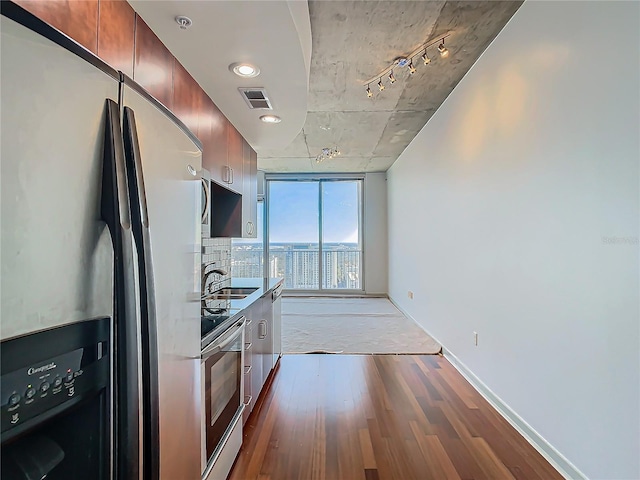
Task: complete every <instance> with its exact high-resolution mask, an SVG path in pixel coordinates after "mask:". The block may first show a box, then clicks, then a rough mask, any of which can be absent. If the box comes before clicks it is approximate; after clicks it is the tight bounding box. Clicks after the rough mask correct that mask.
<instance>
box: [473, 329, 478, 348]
mask: <svg viewBox="0 0 640 480" xmlns="http://www.w3.org/2000/svg"><path fill="white" fill-rule="evenodd" d="M473 344H474V345H475V346H476V347H477V346H478V332H473Z"/></svg>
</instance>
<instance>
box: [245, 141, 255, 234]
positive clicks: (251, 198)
mask: <svg viewBox="0 0 640 480" xmlns="http://www.w3.org/2000/svg"><path fill="white" fill-rule="evenodd" d="M242 143H243V156H242V237H243V238H256V237H257V234H258V232H257V230H258V208H257V203H258V191H257V187H258V184H257V175H258V159H257V155H256V152H255V150H254V149H253V148H251V145H249V143H248V142H247V141H246V140H245V139H242Z"/></svg>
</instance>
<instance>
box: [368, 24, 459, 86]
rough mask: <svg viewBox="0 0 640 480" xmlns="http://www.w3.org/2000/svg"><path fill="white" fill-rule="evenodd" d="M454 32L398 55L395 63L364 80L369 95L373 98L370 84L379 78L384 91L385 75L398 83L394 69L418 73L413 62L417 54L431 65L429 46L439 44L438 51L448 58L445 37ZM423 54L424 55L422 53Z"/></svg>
mask: <svg viewBox="0 0 640 480" xmlns="http://www.w3.org/2000/svg"><path fill="white" fill-rule="evenodd" d="M451 35H452V34H451V33H447V34H446V35H444V36H438V37H436V38H437V39H436V40H429V41H428V42H425V43H423V44H422V45H420V46H419V47H418V48H417V49H416V50H414V51H413V52H411V54H409V55H407V56H406V57H404V56H403V57H397V58H396V59H395V60H394V61H393V63H392V64H391V65H389V66H388V67H387V68H385V69H384V70H383V71H382V72H380V73H379V74H378V75H376V76H375V77H373V78H371V79H369V80H368V81H366V82H364V85H366V86H367V90H366V92H367V97H369V98H371V97H372V96H373V92H372V91H371V89H370V88H369V85H370V84H371V83H373V82H375V81H376V79H378V81H377V82H376V83H377V84H378V89H379V90H380V91H381V92H382V91H383V90H384V89H385V85H384V84H383V83H382V78H383V77H384V76H385V75H387V74H388V75H389V83H391V84H394V83H396V77H395V75H394V74H393V70H394V69H402V68H403V67H407V70H409V75H413V74H414V73H416V71H417V68H416V66H415V65H414V64H413V59H414V58H415V57H417V56H420V58H422V62H423V63H424V64H425V65H429V64H430V63H431V58H430V57H429V53H428V51H427V50H428V49H429V47H433V46H435V45H437V48H438V53H440V56H441V57H442V58H446V57H448V56H449V50H447V48H446V47H445V46H444V39H445V38H447V37H450V36H451ZM421 54H422V55H421Z"/></svg>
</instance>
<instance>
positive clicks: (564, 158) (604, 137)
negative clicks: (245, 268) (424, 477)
mask: <svg viewBox="0 0 640 480" xmlns="http://www.w3.org/2000/svg"><path fill="white" fill-rule="evenodd" d="M639 19H640V3H638V2H621V3H617V2H534V1H530V0H529V1H527V2H525V3H524V5H523V6H522V7H521V9H520V10H519V11H518V12H517V13H516V15H515V16H514V17H513V19H512V20H511V21H510V22H509V24H508V25H507V26H506V27H505V28H504V30H503V31H502V32H501V33H500V35H499V36H498V37H497V39H496V40H495V41H494V42H493V44H492V45H491V46H490V47H489V48H488V50H487V51H486V52H485V53H484V55H483V56H482V57H481V58H480V60H479V61H478V62H477V64H476V65H475V66H474V67H473V69H472V70H471V71H470V72H469V73H468V75H467V76H466V77H465V78H464V79H463V81H462V82H461V83H460V84H459V85H458V86H457V87H456V89H455V90H454V92H453V93H452V94H451V96H450V97H449V98H448V99H447V101H446V102H445V103H444V105H443V106H442V107H441V108H440V109H439V111H438V112H437V113H436V115H435V116H434V117H433V118H432V119H431V120H430V122H429V123H428V124H427V125H426V126H425V127H424V129H423V130H422V131H421V132H420V133H419V135H418V136H417V137H416V138H415V139H414V141H413V142H412V143H411V144H410V145H409V147H408V148H407V149H406V151H405V152H404V153H403V154H402V155H401V157H400V158H399V160H398V161H397V162H396V163H395V164H394V165H393V167H392V168H391V169H390V171H389V184H388V199H389V292H390V295H391V297H392V298H393V299H394V301H396V302H397V303H398V304H399V305H400V307H401V308H403V309H404V310H405V311H407V312H408V313H409V314H410V315H412V316H413V317H414V318H415V319H416V320H417V321H418V322H419V323H420V324H421V325H423V327H424V328H425V329H426V330H427V331H428V332H430V333H432V334H433V335H434V336H435V337H436V338H437V339H438V340H440V341H441V342H442V343H443V345H444V346H445V347H446V348H447V349H448V350H449V351H451V352H452V353H453V354H454V355H455V356H456V357H457V358H458V359H459V360H460V361H461V362H462V363H463V364H464V365H466V367H467V368H468V369H469V370H471V371H472V372H473V374H475V375H476V376H477V377H478V378H479V379H480V380H481V381H482V382H483V383H484V384H485V385H486V386H488V387H489V389H491V390H492V391H493V392H494V393H495V394H496V395H497V396H498V397H500V398H501V399H502V401H503V402H504V403H506V404H507V405H508V406H509V407H511V408H512V409H513V410H514V411H515V412H517V414H519V415H520V416H521V417H522V418H523V419H524V420H525V421H526V422H528V424H529V425H530V426H531V427H533V429H535V430H536V431H537V432H538V433H539V434H540V435H541V436H542V437H543V438H544V439H546V440H547V441H548V442H549V443H550V444H551V445H552V446H554V447H555V448H556V449H557V450H558V451H559V452H560V453H561V454H563V455H564V456H565V457H566V458H567V459H568V460H569V461H570V462H572V463H573V464H574V465H575V466H576V467H577V468H578V469H579V470H581V471H582V472H583V473H584V474H586V475H587V476H588V477H590V478H593V479H614V478H615V479H620V478H634V479H637V478H640V466H639V460H638V459H639V455H638V452H640V444H639V438H640V415H639V410H640V393H639V390H640V388H639V382H640V368H639V363H640V342H639V336H640V332H639V323H640V320H639V317H640V314H639V255H638V235H639V231H638V219H639V207H638V204H639V175H638V174H639V169H638V162H639V156H640V148H639V132H640V130H639V123H638V122H639V118H640V110H639V93H638V92H639V89H640V78H639V71H640V68H639V61H640V60H639V59H640V52H639V45H640V39H639V31H640V25H639ZM452 56H455V52H452ZM434 65H435V64H434ZM434 68H435V67H434ZM614 237H615V238H614ZM409 289H411V290H413V291H414V292H415V297H414V300H408V298H407V290H409ZM474 331H477V332H478V333H479V345H478V346H477V347H475V346H474V345H473V332H474Z"/></svg>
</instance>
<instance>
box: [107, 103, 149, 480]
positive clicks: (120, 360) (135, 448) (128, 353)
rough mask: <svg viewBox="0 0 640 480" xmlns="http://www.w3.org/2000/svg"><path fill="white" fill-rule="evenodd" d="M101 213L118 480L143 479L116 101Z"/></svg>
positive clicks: (110, 112) (110, 111) (129, 244)
mask: <svg viewBox="0 0 640 480" xmlns="http://www.w3.org/2000/svg"><path fill="white" fill-rule="evenodd" d="M105 112H106V115H105V129H104V144H103V164H102V194H101V197H100V214H101V217H102V220H103V221H104V222H105V223H106V224H107V227H108V228H109V232H110V235H111V241H112V244H113V257H114V266H113V272H114V288H113V302H114V307H113V315H114V322H113V324H114V337H115V342H114V347H113V348H114V355H113V357H114V371H115V375H114V377H115V381H114V386H113V390H114V396H113V401H114V402H116V405H117V408H116V409H115V420H114V439H113V441H114V442H115V445H117V448H114V449H113V455H114V459H113V461H114V464H115V465H116V467H115V468H116V470H115V471H116V478H123V479H124V478H138V475H139V470H140V464H139V453H138V452H139V445H140V438H139V435H140V432H139V427H138V425H139V423H138V420H139V415H140V412H139V406H138V398H139V386H138V328H137V301H136V293H135V292H136V288H135V271H134V265H135V259H134V251H133V239H132V231H131V217H130V208H129V207H130V206H129V198H128V196H127V175H126V166H125V160H124V148H123V144H122V135H121V131H120V110H119V106H118V104H117V103H116V102H114V101H113V100H110V99H107V100H106V105H105Z"/></svg>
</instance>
